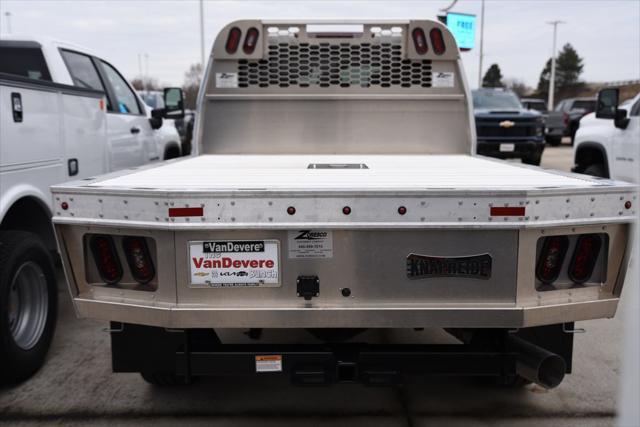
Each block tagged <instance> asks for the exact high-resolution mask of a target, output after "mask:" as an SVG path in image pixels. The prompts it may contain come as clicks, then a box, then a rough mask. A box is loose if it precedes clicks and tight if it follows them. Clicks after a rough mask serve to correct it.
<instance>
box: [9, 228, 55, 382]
mask: <svg viewBox="0 0 640 427" xmlns="http://www.w3.org/2000/svg"><path fill="white" fill-rule="evenodd" d="M57 298H58V293H57V286H56V275H55V271H54V268H53V262H52V260H51V256H50V254H49V251H48V250H47V248H46V247H45V245H44V244H43V243H42V241H41V240H40V239H39V238H38V236H36V235H35V234H32V233H27V232H23V231H5V232H0V383H5V384H16V383H19V382H21V381H24V380H26V379H27V378H29V377H30V376H32V375H33V374H34V373H35V372H36V371H37V370H38V369H40V367H41V366H42V364H43V363H44V359H45V356H46V354H47V350H48V349H49V345H50V344H51V339H52V338H53V332H54V330H55V323H56V315H57V306H58V299H57Z"/></svg>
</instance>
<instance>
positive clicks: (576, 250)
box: [536, 234, 606, 290]
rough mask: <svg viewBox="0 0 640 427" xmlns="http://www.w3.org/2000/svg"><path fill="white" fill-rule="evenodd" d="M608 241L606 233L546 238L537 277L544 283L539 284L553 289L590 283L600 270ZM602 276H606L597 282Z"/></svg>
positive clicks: (537, 268) (541, 288)
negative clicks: (600, 260) (599, 261)
mask: <svg viewBox="0 0 640 427" xmlns="http://www.w3.org/2000/svg"><path fill="white" fill-rule="evenodd" d="M604 241H606V235H601V234H580V235H575V236H571V237H570V236H549V237H545V238H543V239H542V245H541V249H540V251H539V254H538V261H537V264H536V278H537V279H538V281H539V282H540V283H541V285H542V286H538V290H552V289H555V288H556V287H562V285H563V284H565V285H566V284H569V285H570V286H573V285H581V284H584V283H587V282H589V281H590V280H591V279H592V276H593V273H594V270H595V269H596V266H597V262H598V259H599V257H600V255H601V252H602V249H603V246H604V244H603V242H604ZM570 249H571V250H570ZM605 252H606V251H605ZM568 253H570V254H571V258H570V260H569V263H568V267H567V268H566V270H565V269H564V266H565V264H566V263H565V260H566V257H567V254H568ZM601 273H603V272H601ZM601 276H603V274H601ZM567 279H568V280H567ZM602 279H603V277H599V278H597V280H596V281H600V280H602ZM557 285H559V286H557Z"/></svg>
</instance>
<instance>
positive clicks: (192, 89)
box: [182, 64, 202, 110]
mask: <svg viewBox="0 0 640 427" xmlns="http://www.w3.org/2000/svg"><path fill="white" fill-rule="evenodd" d="M201 81H202V65H201V64H191V66H190V67H189V69H188V70H187V72H186V73H184V84H183V85H182V90H183V91H184V98H185V99H184V105H185V108H190V109H192V110H195V108H196V98H197V97H198V90H200V82H201Z"/></svg>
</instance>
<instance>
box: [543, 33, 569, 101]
mask: <svg viewBox="0 0 640 427" xmlns="http://www.w3.org/2000/svg"><path fill="white" fill-rule="evenodd" d="M564 23H565V22H564V21H551V22H547V24H549V25H553V50H552V51H551V77H550V78H549V99H548V101H547V108H548V109H549V111H551V110H553V93H554V92H555V90H556V87H555V86H556V35H557V33H558V24H564Z"/></svg>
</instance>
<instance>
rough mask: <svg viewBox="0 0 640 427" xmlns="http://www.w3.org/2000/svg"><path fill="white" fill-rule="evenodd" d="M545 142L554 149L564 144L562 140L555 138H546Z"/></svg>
mask: <svg viewBox="0 0 640 427" xmlns="http://www.w3.org/2000/svg"><path fill="white" fill-rule="evenodd" d="M545 141H546V142H547V144H549V145H550V146H552V147H557V146H559V145H560V143H561V142H562V138H558V137H554V136H547V137H546V138H545Z"/></svg>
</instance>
